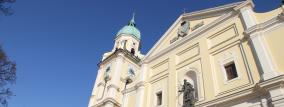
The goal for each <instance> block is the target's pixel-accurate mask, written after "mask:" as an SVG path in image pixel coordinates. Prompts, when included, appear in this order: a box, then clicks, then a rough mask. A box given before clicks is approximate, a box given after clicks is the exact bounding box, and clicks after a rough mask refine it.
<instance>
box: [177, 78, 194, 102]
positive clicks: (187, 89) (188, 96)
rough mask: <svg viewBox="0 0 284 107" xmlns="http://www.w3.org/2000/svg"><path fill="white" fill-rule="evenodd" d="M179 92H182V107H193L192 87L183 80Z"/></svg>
mask: <svg viewBox="0 0 284 107" xmlns="http://www.w3.org/2000/svg"><path fill="white" fill-rule="evenodd" d="M179 92H183V104H182V107H194V103H195V98H194V88H193V86H192V85H191V84H190V83H189V82H187V80H186V79H184V84H183V86H182V89H181V90H179Z"/></svg>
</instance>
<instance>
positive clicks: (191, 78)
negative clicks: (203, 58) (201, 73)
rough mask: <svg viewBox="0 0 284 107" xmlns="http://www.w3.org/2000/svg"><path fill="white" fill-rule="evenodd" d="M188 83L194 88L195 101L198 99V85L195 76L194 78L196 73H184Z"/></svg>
mask: <svg viewBox="0 0 284 107" xmlns="http://www.w3.org/2000/svg"><path fill="white" fill-rule="evenodd" d="M185 78H186V79H187V80H188V82H189V83H190V84H191V85H192V86H193V88H194V93H195V94H194V95H195V96H194V97H195V98H196V99H198V90H199V89H198V84H197V76H196V73H195V72H194V71H189V72H187V73H186V77H185Z"/></svg>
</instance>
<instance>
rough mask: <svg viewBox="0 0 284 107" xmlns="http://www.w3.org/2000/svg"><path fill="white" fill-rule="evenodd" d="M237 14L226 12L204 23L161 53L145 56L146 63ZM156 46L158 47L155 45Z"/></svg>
mask: <svg viewBox="0 0 284 107" xmlns="http://www.w3.org/2000/svg"><path fill="white" fill-rule="evenodd" d="M233 15H236V13H235V12H234V11H231V12H229V13H227V14H224V15H223V16H221V17H220V18H218V19H217V20H215V21H213V22H212V23H210V24H208V25H204V26H203V27H202V28H200V29H197V30H196V31H194V32H193V33H191V34H189V35H187V36H185V37H184V38H183V39H181V40H179V41H176V42H175V43H173V44H172V45H170V46H169V47H167V48H166V49H163V50H162V51H160V52H159V53H157V54H155V55H153V56H151V57H149V56H148V57H144V59H143V61H144V62H145V63H147V62H150V61H152V60H154V59H156V58H158V57H160V56H163V55H164V54H166V53H167V52H169V51H171V50H173V49H174V48H177V47H179V46H180V45H182V44H184V43H185V42H187V41H190V40H192V39H193V38H196V37H198V36H200V35H202V34H203V33H204V32H206V31H207V30H209V29H211V28H212V27H213V26H216V25H217V24H220V23H222V22H223V21H225V20H227V19H228V18H230V17H231V16H233ZM153 48H156V47H153Z"/></svg>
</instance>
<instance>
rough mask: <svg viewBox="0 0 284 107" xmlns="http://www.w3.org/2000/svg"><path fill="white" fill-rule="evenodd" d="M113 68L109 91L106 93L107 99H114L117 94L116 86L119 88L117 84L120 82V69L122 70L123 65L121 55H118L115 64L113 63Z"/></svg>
mask: <svg viewBox="0 0 284 107" xmlns="http://www.w3.org/2000/svg"><path fill="white" fill-rule="evenodd" d="M115 63H116V64H115V68H114V70H113V74H112V75H111V80H110V82H109V84H110V85H113V86H110V87H109V89H108V90H109V91H108V97H110V98H114V99H115V96H116V94H117V93H118V91H117V88H118V87H117V86H119V82H120V74H121V69H122V65H123V54H118V56H117V59H116V62H115Z"/></svg>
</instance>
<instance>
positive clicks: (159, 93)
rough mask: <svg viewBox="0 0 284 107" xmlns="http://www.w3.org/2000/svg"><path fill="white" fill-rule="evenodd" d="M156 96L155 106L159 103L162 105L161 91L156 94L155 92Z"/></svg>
mask: <svg viewBox="0 0 284 107" xmlns="http://www.w3.org/2000/svg"><path fill="white" fill-rule="evenodd" d="M156 97H157V106H160V105H162V100H163V98H162V97H163V95H162V92H158V93H157V94H156Z"/></svg>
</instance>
